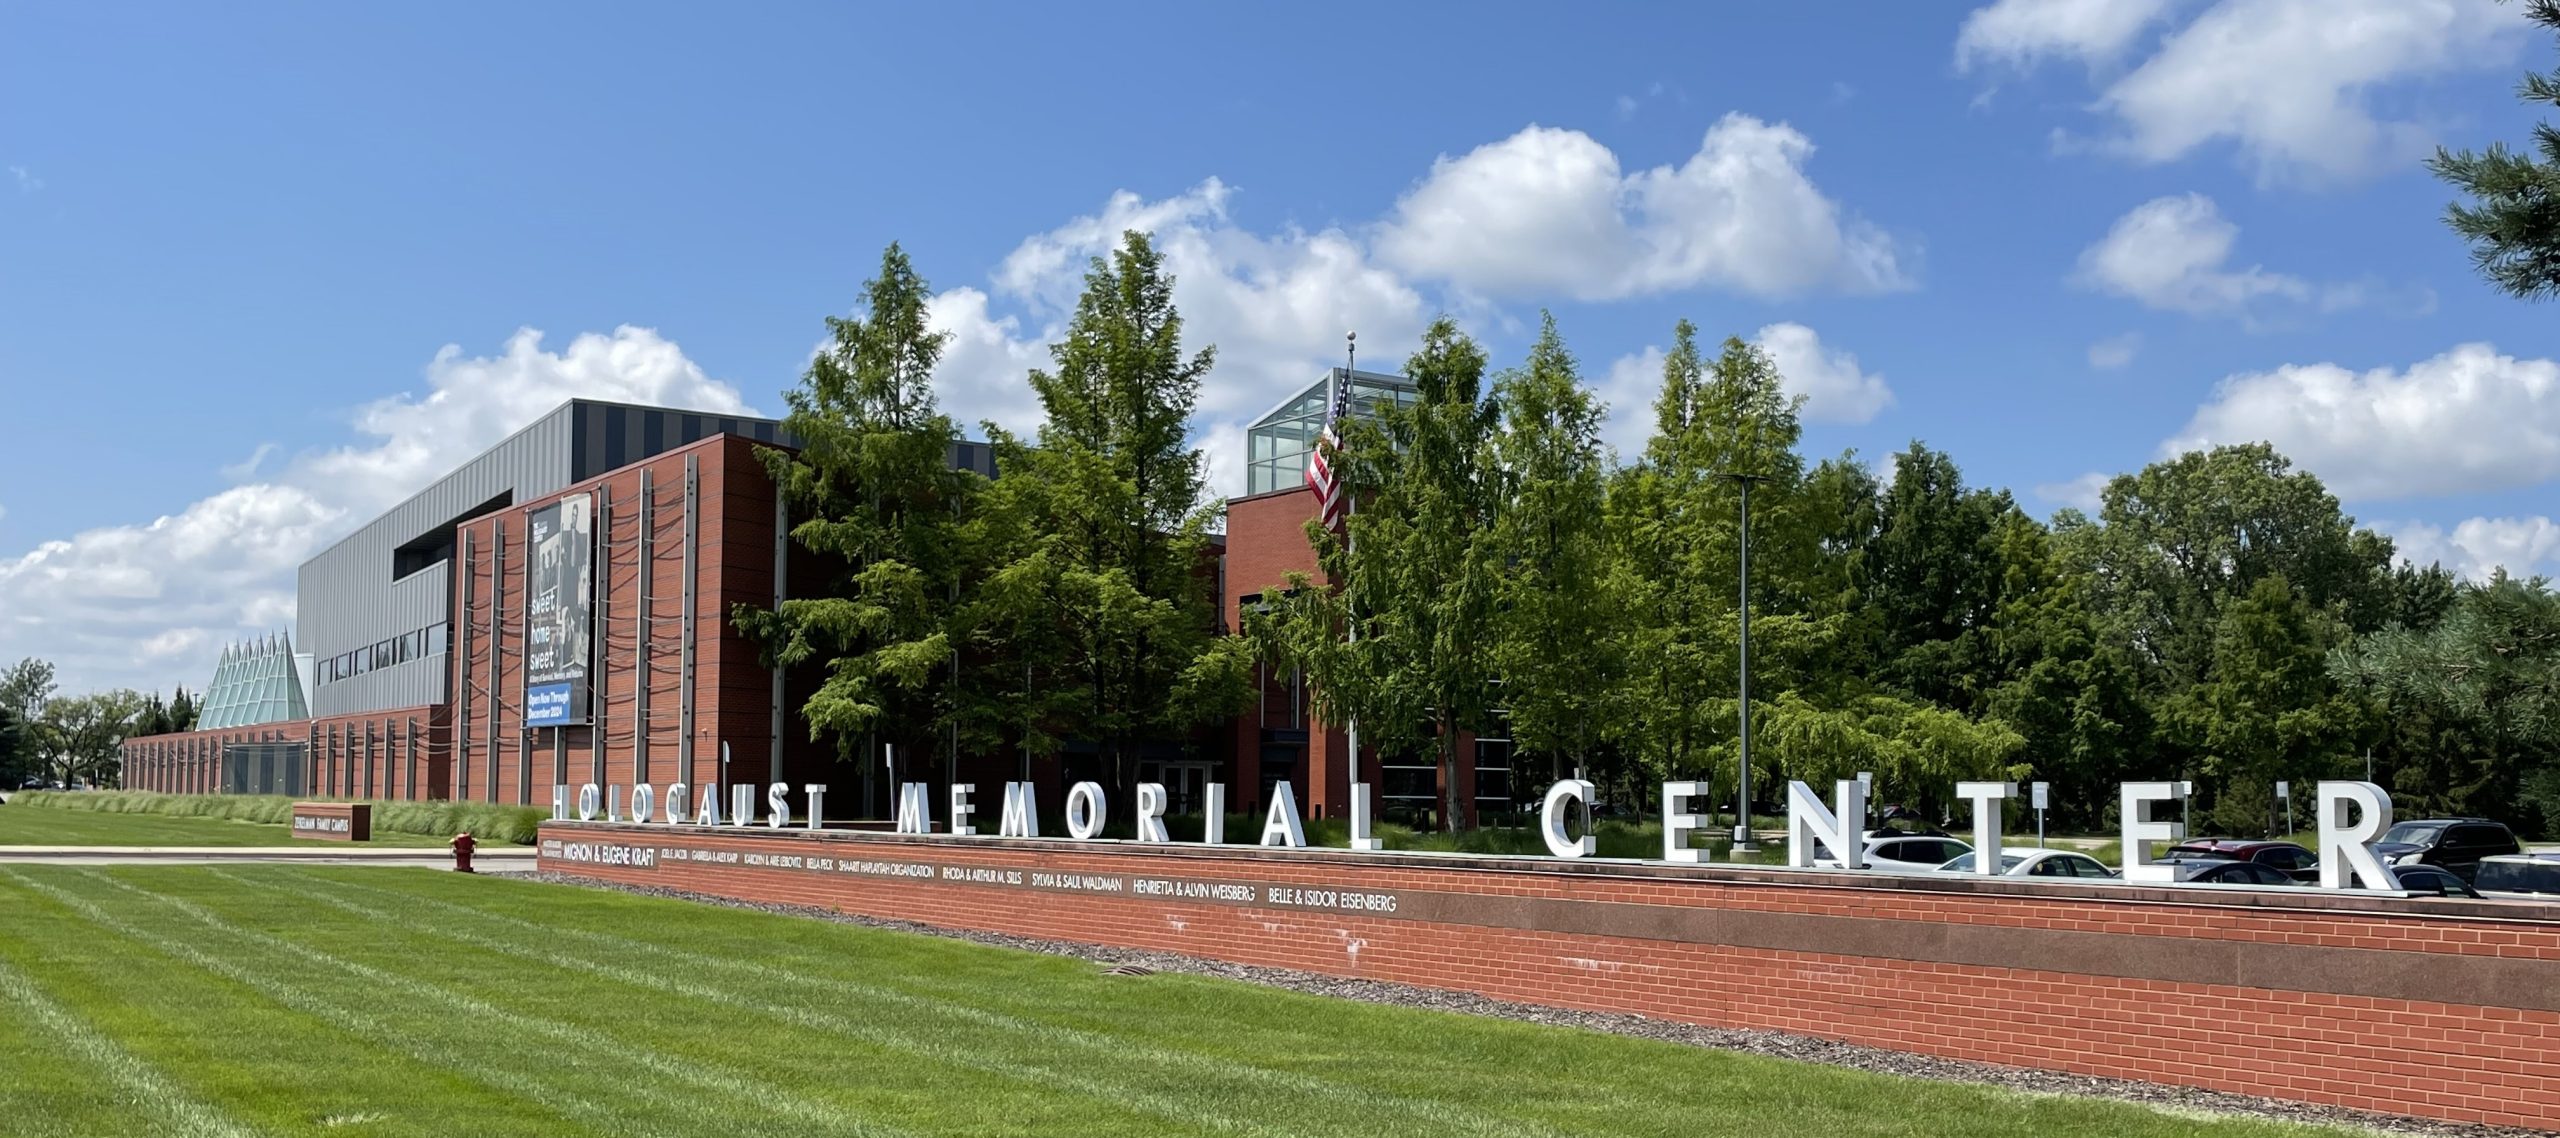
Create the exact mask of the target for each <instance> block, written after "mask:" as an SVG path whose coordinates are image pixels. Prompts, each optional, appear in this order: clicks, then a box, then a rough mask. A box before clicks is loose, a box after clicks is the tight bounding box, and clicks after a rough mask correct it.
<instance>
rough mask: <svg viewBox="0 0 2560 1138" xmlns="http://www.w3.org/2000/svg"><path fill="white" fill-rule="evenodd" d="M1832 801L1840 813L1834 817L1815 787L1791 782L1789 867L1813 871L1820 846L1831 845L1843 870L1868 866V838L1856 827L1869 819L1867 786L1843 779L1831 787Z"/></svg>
mask: <svg viewBox="0 0 2560 1138" xmlns="http://www.w3.org/2000/svg"><path fill="white" fill-rule="evenodd" d="M1831 800H1832V801H1833V802H1834V803H1836V804H1837V805H1838V806H1839V810H1840V812H1839V813H1838V814H1836V815H1835V814H1833V813H1832V812H1831V811H1829V810H1825V809H1823V807H1822V800H1821V799H1819V798H1816V797H1814V796H1813V788H1812V787H1810V786H1806V785H1805V784H1803V783H1801V782H1796V781H1793V780H1790V781H1789V782H1788V783H1787V864H1788V865H1791V866H1794V867H1795V868H1797V869H1811V868H1813V862H1814V857H1815V852H1814V851H1815V847H1816V843H1820V844H1821V845H1825V846H1829V847H1830V848H1831V849H1832V851H1833V852H1834V853H1836V854H1837V855H1838V856H1839V859H1840V867H1841V868H1842V869H1865V868H1866V867H1867V841H1866V835H1864V834H1861V833H1858V832H1857V829H1856V827H1857V826H1858V824H1859V823H1860V822H1862V821H1864V820H1865V819H1866V816H1867V787H1866V784H1865V783H1862V782H1859V781H1857V780H1855V779H1847V778H1844V779H1841V780H1840V781H1838V782H1835V783H1833V784H1832V785H1831Z"/></svg>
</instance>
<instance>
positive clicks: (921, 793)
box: [898, 782, 933, 834]
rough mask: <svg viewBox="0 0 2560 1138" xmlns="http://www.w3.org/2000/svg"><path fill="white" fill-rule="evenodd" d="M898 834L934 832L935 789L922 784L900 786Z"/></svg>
mask: <svg viewBox="0 0 2560 1138" xmlns="http://www.w3.org/2000/svg"><path fill="white" fill-rule="evenodd" d="M898 832H899V833H901V834H930V833H932V832H933V787H932V786H931V785H930V784H927V783H921V782H902V783H899V784H898Z"/></svg>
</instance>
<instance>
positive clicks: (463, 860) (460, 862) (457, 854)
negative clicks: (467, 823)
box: [453, 830, 480, 873]
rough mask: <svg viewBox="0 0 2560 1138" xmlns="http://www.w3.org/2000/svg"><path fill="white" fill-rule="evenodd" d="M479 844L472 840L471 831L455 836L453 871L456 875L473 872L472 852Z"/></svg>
mask: <svg viewBox="0 0 2560 1138" xmlns="http://www.w3.org/2000/svg"><path fill="white" fill-rule="evenodd" d="M479 844H480V843H478V842H475V841H473V840H471V831H469V830H464V831H463V832H461V833H459V834H455V835H454V836H453V871H454V872H455V873H469V872H471V850H472V848H473V847H475V846H478V845H479Z"/></svg>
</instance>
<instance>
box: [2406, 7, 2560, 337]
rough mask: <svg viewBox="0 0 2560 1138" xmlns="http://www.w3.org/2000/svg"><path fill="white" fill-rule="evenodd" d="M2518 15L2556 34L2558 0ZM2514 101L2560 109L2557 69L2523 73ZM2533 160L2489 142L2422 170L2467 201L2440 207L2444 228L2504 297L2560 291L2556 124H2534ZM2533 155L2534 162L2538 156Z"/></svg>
mask: <svg viewBox="0 0 2560 1138" xmlns="http://www.w3.org/2000/svg"><path fill="white" fill-rule="evenodd" d="M2524 11H2525V15H2526V17H2527V18H2528V19H2531V20H2532V21H2533V22H2534V23H2537V24H2540V25H2542V26H2543V27H2544V28H2547V29H2550V30H2551V31H2554V32H2560V0H2525V5H2524ZM2516 93H2517V97H2519V98H2520V99H2522V100H2523V101H2524V102H2526V103H2528V104H2548V105H2552V106H2560V71H2554V72H2552V73H2551V74H2548V75H2544V74H2539V73H2533V74H2527V75H2526V76H2525V77H2524V82H2523V83H2522V84H2520V85H2519V86H2518V88H2517V92H2516ZM2533 150H2534V151H2535V153H2534V154H2523V153H2518V152H2515V151H2512V150H2509V149H2507V147H2506V145H2505V144H2503V143H2491V144H2490V145H2489V149H2488V150H2487V151H2486V152H2482V153H2474V152H2472V151H2470V150H2467V149H2466V150H2463V151H2460V152H2458V153H2457V152H2454V151H2450V150H2446V149H2444V148H2443V147H2437V148H2436V156H2435V157H2434V158H2433V159H2431V160H2430V161H2428V163H2427V168H2428V169H2430V170H2433V171H2434V172H2435V175H2436V176H2437V177H2439V178H2442V179H2444V180H2445V181H2447V182H2450V183H2452V184H2453V187H2454V188H2455V189H2457V190H2460V191H2462V192H2463V193H2464V194H2467V195H2469V196H2470V198H2471V204H2469V205H2464V204H2463V203H2461V202H2455V203H2453V204H2451V205H2448V206H2446V207H2445V223H2446V224H2447V225H2450V226H2452V227H2453V231H2454V232H2455V233H2458V234H2460V235H2461V236H2462V239H2463V240H2464V241H2467V242H2469V243H2470V245H2471V263H2472V264H2473V265H2474V266H2475V267H2477V268H2478V269H2479V271H2480V275H2481V276H2482V277H2485V278H2487V279H2488V281H2489V283H2491V284H2494V285H2496V286H2498V288H2499V289H2500V290H2502V291H2504V292H2506V293H2508V294H2509V295H2512V296H2516V297H2519V298H2522V299H2525V300H2539V299H2542V298H2544V297H2548V296H2551V295H2553V294H2555V293H2560V126H2554V125H2553V124H2551V123H2548V122H2543V123H2537V124H2535V125H2534V128H2533ZM2537 155H2538V157H2537Z"/></svg>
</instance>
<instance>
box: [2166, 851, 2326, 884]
mask: <svg viewBox="0 0 2560 1138" xmlns="http://www.w3.org/2000/svg"><path fill="white" fill-rule="evenodd" d="M2169 864H2171V865H2174V866H2177V867H2178V882H2179V883H2180V884H2182V885H2299V884H2301V883H2300V882H2298V881H2295V880H2294V879H2293V878H2292V877H2291V876H2289V875H2287V874H2286V873H2285V872H2284V871H2283V870H2281V869H2277V868H2276V867H2274V866H2271V865H2260V864H2258V863H2257V862H2254V861H2240V860H2237V859H2234V858H2227V857H2193V858H2173V859H2169Z"/></svg>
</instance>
